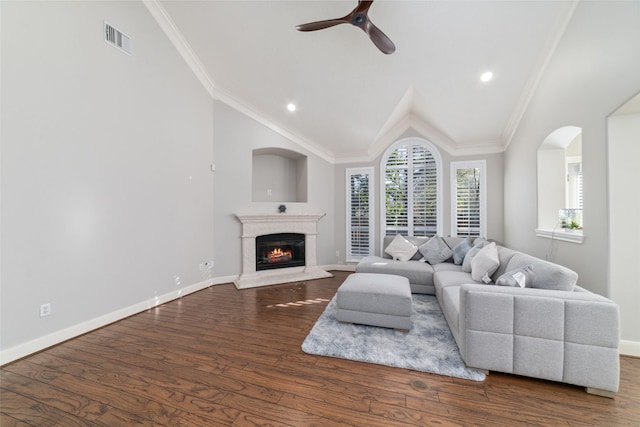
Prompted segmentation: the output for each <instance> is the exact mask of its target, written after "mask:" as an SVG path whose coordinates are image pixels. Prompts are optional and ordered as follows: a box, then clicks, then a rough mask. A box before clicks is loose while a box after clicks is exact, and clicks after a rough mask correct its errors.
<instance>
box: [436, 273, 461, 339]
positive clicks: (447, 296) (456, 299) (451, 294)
mask: <svg viewBox="0 0 640 427" xmlns="http://www.w3.org/2000/svg"><path fill="white" fill-rule="evenodd" d="M439 301H440V307H441V308H442V313H443V314H444V316H445V317H446V318H447V323H449V329H451V332H452V333H453V335H454V337H456V342H457V335H458V330H459V323H460V322H459V318H460V286H447V287H446V288H444V289H442V299H440V300H439Z"/></svg>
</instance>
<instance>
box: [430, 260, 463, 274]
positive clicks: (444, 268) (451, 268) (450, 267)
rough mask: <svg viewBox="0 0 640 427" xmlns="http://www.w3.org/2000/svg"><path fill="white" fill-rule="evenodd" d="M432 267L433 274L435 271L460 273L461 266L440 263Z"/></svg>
mask: <svg viewBox="0 0 640 427" xmlns="http://www.w3.org/2000/svg"><path fill="white" fill-rule="evenodd" d="M432 267H433V272H434V273H435V272H437V271H462V266H461V265H456V264H454V263H452V262H441V263H440V264H435V265H433V266H432Z"/></svg>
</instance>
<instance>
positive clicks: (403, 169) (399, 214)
mask: <svg viewBox="0 0 640 427" xmlns="http://www.w3.org/2000/svg"><path fill="white" fill-rule="evenodd" d="M408 160H409V156H408V150H407V147H406V146H402V147H399V148H398V149H397V150H395V151H394V152H393V153H392V154H391V156H389V160H388V161H387V165H386V169H385V197H386V217H385V234H386V235H387V236H394V235H396V234H403V235H405V236H406V235H407V232H408V230H409V194H408V185H407V182H408V181H409V169H408V168H409V164H408Z"/></svg>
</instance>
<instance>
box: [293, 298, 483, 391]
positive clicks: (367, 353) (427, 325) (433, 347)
mask: <svg viewBox="0 0 640 427" xmlns="http://www.w3.org/2000/svg"><path fill="white" fill-rule="evenodd" d="M336 310H337V307H336V297H335V296H334V297H333V299H331V301H330V302H329V304H328V305H327V308H326V309H325V310H324V312H323V313H322V315H321V316H320V318H319V319H318V321H317V322H316V324H315V325H314V326H313V328H312V329H311V332H309V335H308V336H307V338H306V339H305V340H304V342H303V343H302V351H304V352H305V353H308V354H315V355H319V356H331V357H338V358H342V359H349V360H356V361H360V362H368V363H376V364H379V365H386V366H393V367H397V368H406V369H412V370H414V371H421V372H430V373H433V374H439V375H447V376H450V377H456V378H464V379H468V380H473V381H484V379H485V374H484V372H481V371H478V370H476V369H469V368H467V367H466V366H465V364H464V362H463V361H462V358H461V357H460V352H459V351H458V346H457V344H456V343H455V340H454V338H453V335H451V331H450V330H449V326H448V325H447V321H446V320H445V318H444V315H443V314H442V310H441V309H440V305H439V304H438V301H437V300H436V298H435V297H434V296H432V295H418V294H414V295H413V312H412V315H411V321H412V326H411V330H410V331H409V332H402V331H396V330H394V329H388V328H378V327H375V326H365V325H352V324H346V323H340V322H338V321H337V320H336Z"/></svg>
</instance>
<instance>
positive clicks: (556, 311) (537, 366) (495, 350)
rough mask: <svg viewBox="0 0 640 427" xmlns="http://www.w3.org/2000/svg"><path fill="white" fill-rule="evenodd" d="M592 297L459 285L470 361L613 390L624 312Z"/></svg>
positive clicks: (463, 341)
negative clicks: (620, 328)
mask: <svg viewBox="0 0 640 427" xmlns="http://www.w3.org/2000/svg"><path fill="white" fill-rule="evenodd" d="M618 310H619V309H618V305H617V304H615V303H614V302H613V301H611V300H609V299H607V298H604V297H602V296H599V295H596V294H593V293H590V292H571V291H552V290H545V289H530V288H525V289H520V288H511V287H502V286H488V285H463V286H461V287H460V312H459V316H460V317H459V329H460V330H459V337H460V342H459V344H461V345H460V352H461V355H462V358H463V359H464V361H465V363H466V364H467V365H468V366H470V367H474V368H480V369H486V370H493V371H500V372H507V373H513V374H517V375H526V376H531V377H536V378H543V379H547V380H552V381H562V382H565V383H570V384H575V385H580V386H584V387H591V388H597V389H602V390H608V391H613V392H616V391H617V390H618V383H619V369H620V368H619V354H618V345H619V339H620V338H619V311H618Z"/></svg>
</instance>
